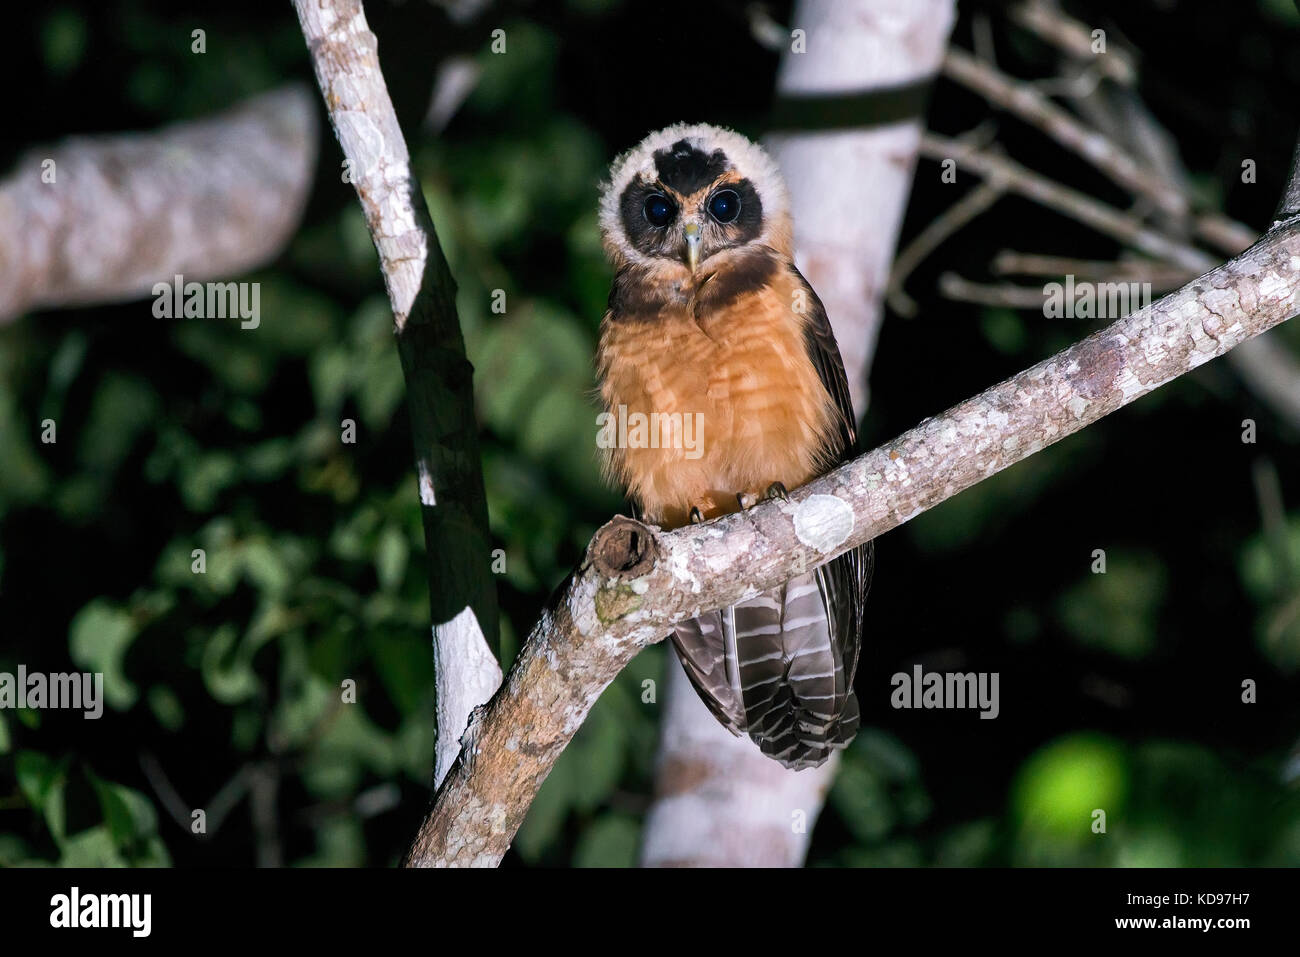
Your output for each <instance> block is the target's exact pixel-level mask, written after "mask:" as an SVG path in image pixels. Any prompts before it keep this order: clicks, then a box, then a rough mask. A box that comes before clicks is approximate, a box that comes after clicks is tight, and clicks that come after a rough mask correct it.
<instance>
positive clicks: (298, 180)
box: [0, 86, 318, 322]
mask: <svg viewBox="0 0 1300 957" xmlns="http://www.w3.org/2000/svg"><path fill="white" fill-rule="evenodd" d="M317 136H318V128H317V120H316V109H315V106H314V105H313V103H312V101H311V95H310V93H309V92H308V91H307V90H306V89H305V88H303V87H301V86H290V87H285V88H283V89H280V90H276V91H273V92H271V93H266V94H263V95H262V96H258V97H254V98H253V99H251V100H249V101H247V102H246V103H242V104H240V105H239V106H237V107H235V108H233V109H231V110H228V111H227V112H225V113H221V114H218V115H216V116H211V117H207V118H205V119H202V120H196V121H192V122H187V123H176V124H174V125H172V126H168V127H164V128H163V129H161V130H158V131H157V132H154V133H127V134H118V135H115V136H93V137H74V138H71V139H68V140H65V141H64V142H63V143H60V144H59V145H57V146H54V147H50V148H48V149H36V150H32V151H30V152H28V153H27V154H26V155H24V156H23V157H22V159H20V160H19V161H18V164H17V166H16V168H15V169H14V171H13V172H12V173H10V175H9V176H8V177H7V178H6V179H5V180H4V181H3V182H0V322H4V321H5V320H8V319H12V318H14V317H15V316H17V315H21V314H22V313H24V312H28V311H30V310H33V309H42V308H49V307H55V306H74V305H89V304H93V303H102V302H114V301H119V300H128V299H135V298H139V297H141V296H145V295H148V294H149V292H150V290H151V289H152V287H153V285H154V284H155V283H158V282H167V283H170V282H172V280H173V277H174V276H175V275H178V274H179V275H183V276H184V277H185V279H186V281H191V280H192V281H196V282H203V281H206V280H209V279H216V278H221V277H227V276H231V275H235V274H238V273H241V272H245V271H247V270H250V269H255V268H257V267H259V266H262V265H264V264H265V263H266V262H268V261H269V260H270V259H272V258H274V257H275V256H276V255H277V254H279V252H280V250H281V249H282V248H283V247H284V245H285V243H286V242H288V240H289V237H290V236H292V234H293V232H294V230H295V229H297V227H298V222H299V220H300V219H301V216H302V210H303V206H304V204H305V202H306V199H307V193H308V190H309V189H310V187H311V182H312V172H313V171H314V169H315V167H316V146H317Z"/></svg>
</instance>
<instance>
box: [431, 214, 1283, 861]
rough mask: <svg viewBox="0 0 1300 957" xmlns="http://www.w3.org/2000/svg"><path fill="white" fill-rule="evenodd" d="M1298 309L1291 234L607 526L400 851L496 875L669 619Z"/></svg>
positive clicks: (1093, 417)
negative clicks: (876, 424) (965, 389)
mask: <svg viewBox="0 0 1300 957" xmlns="http://www.w3.org/2000/svg"><path fill="white" fill-rule="evenodd" d="M1297 311H1300V230H1297V229H1296V228H1294V226H1288V227H1284V228H1280V229H1278V230H1276V231H1274V232H1270V233H1268V234H1267V235H1265V236H1264V237H1263V238H1262V239H1261V240H1260V241H1259V242H1258V243H1256V244H1255V245H1254V246H1252V247H1251V248H1250V249H1248V250H1246V251H1245V252H1244V253H1242V254H1241V255H1240V256H1238V257H1236V258H1235V259H1233V260H1231V261H1230V262H1228V263H1225V264H1224V265H1222V266H1219V267H1218V268H1217V269H1214V270H1213V271H1211V272H1209V273H1207V274H1206V275H1204V276H1202V277H1201V278H1199V279H1197V280H1195V281H1194V282H1191V283H1189V284H1187V285H1186V286H1183V287H1182V288H1181V289H1179V290H1177V291H1176V292H1173V293H1171V294H1170V295H1168V296H1165V297H1164V298H1162V299H1160V300H1158V301H1156V302H1154V303H1152V304H1151V305H1149V306H1147V307H1146V308H1144V309H1141V310H1139V311H1137V312H1135V313H1133V314H1132V315H1130V316H1128V317H1126V318H1124V319H1121V320H1119V321H1118V322H1116V323H1114V324H1112V325H1110V326H1108V327H1107V328H1106V329H1103V330H1101V331H1099V332H1097V333H1095V334H1094V335H1092V336H1089V337H1088V338H1087V339H1084V340H1082V341H1081V342H1078V343H1075V344H1074V345H1073V346H1071V347H1070V348H1068V349H1066V350H1065V351H1064V352H1061V353H1059V354H1057V355H1055V356H1053V357H1051V358H1050V359H1046V360H1044V361H1043V362H1040V363H1038V364H1037V365H1036V366H1034V367H1032V368H1030V369H1027V370H1025V371H1024V372H1022V373H1020V374H1019V375H1016V376H1013V377H1012V378H1010V379H1007V380H1006V381H1004V382H1002V383H999V384H998V385H995V386H993V387H992V388H990V389H988V390H986V391H985V392H983V393H981V394H980V395H978V396H976V397H974V398H972V399H968V400H966V401H965V402H962V403H960V404H959V405H957V406H954V407H953V408H951V409H949V410H948V411H947V412H945V413H943V414H942V415H940V416H937V417H935V418H932V419H927V420H926V421H924V422H922V423H921V424H920V425H918V426H917V427H916V428H914V429H912V430H911V431H909V432H907V433H905V434H903V435H902V436H899V437H898V438H897V439H895V440H894V441H892V442H889V443H887V444H886V445H883V446H881V447H880V448H877V449H876V450H874V451H872V452H869V453H867V454H866V455H863V456H861V457H859V458H857V459H855V460H854V461H852V462H849V463H847V464H846V465H844V466H841V467H840V468H838V469H836V470H835V471H834V472H831V473H829V474H827V475H825V476H823V477H821V478H819V479H817V480H816V481H814V482H812V483H810V484H808V485H806V486H804V487H802V488H800V489H798V490H797V491H795V492H794V493H793V494H792V495H791V497H790V501H789V502H770V503H765V504H763V505H759V506H757V507H755V508H754V509H751V510H750V511H747V512H743V513H737V514H734V515H728V516H725V517H723V518H720V519H717V520H715V521H713V522H709V523H707V524H705V525H700V526H692V527H687V528H683V529H677V530H674V531H672V532H661V531H658V530H656V529H652V528H647V527H646V526H644V525H641V524H640V523H639V522H635V521H632V520H631V519H626V518H616V519H615V520H614V521H612V522H610V523H609V524H608V525H606V526H604V527H603V528H602V529H601V530H600V531H599V532H598V533H597V534H596V537H595V538H594V539H593V540H592V543H591V545H590V546H589V548H588V552H587V556H586V559H585V560H584V561H583V563H582V564H581V565H580V566H579V567H578V569H577V570H576V571H575V572H574V573H573V574H572V575H571V576H570V578H569V580H568V581H566V582H565V584H564V585H562V586H561V588H560V589H559V591H558V592H557V593H556V595H555V596H554V597H553V599H552V601H551V602H550V603H549V604H548V607H547V609H546V610H545V611H544V613H543V614H542V617H541V620H540V621H539V622H538V624H537V626H536V627H535V628H534V629H533V632H532V634H531V635H530V636H529V639H528V641H527V643H526V644H525V646H524V648H523V650H522V651H521V652H520V654H519V657H518V659H517V660H516V662H515V666H514V668H512V670H511V673H510V675H509V677H508V679H507V680H506V683H505V685H504V686H503V687H502V689H501V690H500V691H499V692H498V694H497V695H496V697H494V698H493V700H492V701H491V702H490V703H489V704H488V706H487V707H486V708H484V709H482V710H480V711H478V712H476V720H475V721H474V722H473V724H472V726H471V728H470V730H469V732H468V733H467V736H466V741H465V745H466V746H465V748H464V750H463V751H462V754H461V758H460V760H459V761H458V763H457V764H456V766H455V767H454V768H453V769H452V771H451V773H450V774H449V775H448V777H447V779H446V780H445V781H444V783H443V786H442V789H441V790H440V791H439V793H438V795H437V797H436V798H435V801H434V805H433V807H432V809H431V811H430V813H429V815H428V817H427V818H426V820H425V822H424V824H423V826H422V827H421V829H420V832H419V834H418V836H417V838H416V841H415V845H414V847H413V848H412V852H411V857H410V860H411V862H412V863H414V864H422V865H494V864H496V863H497V862H498V861H500V859H501V857H502V855H503V854H504V853H505V852H506V850H507V849H508V847H509V845H510V841H511V839H512V838H513V835H514V833H515V831H516V830H517V828H518V827H519V825H520V823H521V822H522V821H523V818H524V814H525V812H526V811H527V808H528V806H529V803H530V802H531V801H532V799H533V797H534V796H535V794H536V793H537V789H538V787H539V786H540V785H541V783H542V781H543V780H544V779H545V778H546V775H547V774H548V773H549V771H550V769H551V767H552V765H553V764H554V762H555V760H556V758H557V757H558V756H559V754H560V752H561V751H562V750H563V749H564V747H565V746H566V745H567V744H568V742H569V740H570V739H571V738H572V737H573V734H574V733H575V732H576V731H577V729H578V727H579V726H580V725H581V724H582V721H583V719H584V718H585V717H586V715H587V712H588V711H589V710H590V708H591V706H592V705H593V704H594V703H595V701H596V699H597V697H598V696H599V695H600V693H601V691H602V690H604V688H605V687H606V686H607V685H608V684H609V682H610V681H612V680H613V678H614V677H615V676H616V675H617V674H618V672H619V670H620V669H621V668H622V667H623V666H624V665H625V664H626V663H627V662H628V661H629V660H630V659H631V658H632V657H633V656H634V655H635V654H636V653H637V652H638V651H640V650H641V649H642V648H643V647H645V646H646V645H649V644H652V643H653V642H656V641H659V640H661V639H662V638H663V637H664V635H665V634H666V633H667V632H668V630H669V629H670V628H671V627H672V626H673V625H674V624H676V623H677V622H679V621H683V620H685V619H687V618H691V617H694V616H696V615H698V614H700V613H701V612H703V611H706V610H708V609H712V608H721V607H724V606H727V605H730V604H734V603H735V602H737V601H739V600H741V599H742V598H745V597H747V596H751V595H754V594H756V593H757V592H759V591H761V590H763V589H766V588H770V587H774V586H775V585H777V584H779V583H781V582H783V581H787V580H789V578H790V577H791V576H792V575H794V574H796V573H797V572H798V571H799V570H800V569H804V568H808V567H810V566H812V565H814V564H818V563H821V562H824V561H827V560H829V559H831V558H833V557H834V556H836V555H839V554H841V553H843V552H845V551H847V550H848V549H850V548H853V547H855V546H857V545H859V544H861V543H863V542H865V541H867V540H869V539H872V538H875V537H877V536H879V535H881V534H883V533H884V532H887V531H889V530H890V529H892V528H895V527H897V526H898V525H901V524H902V523H903V522H906V521H908V520H909V519H911V518H914V517H915V516H916V515H918V514H920V513H921V512H923V511H925V510H927V509H929V508H933V507H934V506H935V505H938V504H939V503H941V502H943V501H945V500H947V499H949V498H951V497H952V496H954V495H956V494H957V493H958V492H960V491H962V490H963V489H966V488H969V487H970V486H972V485H975V484H976V483H977V482H979V481H981V480H983V479H985V478H987V477H989V476H990V475H993V474H994V473H996V472H999V471H1001V470H1002V469H1005V468H1007V467H1009V466H1011V465H1013V464H1015V463H1016V462H1019V461H1020V460H1022V459H1024V458H1026V457H1028V456H1030V455H1032V454H1033V453H1035V452H1037V451H1039V450H1041V449H1043V448H1045V447H1046V446H1048V445H1051V444H1052V443H1054V442H1057V441H1059V440H1060V439H1062V438H1064V437H1066V436H1067V435H1070V434H1072V433H1074V432H1077V431H1079V430H1080V429H1082V428H1085V427H1086V426H1088V425H1090V424H1091V423H1093V422H1095V421H1097V420H1098V419H1100V418H1101V417H1102V416H1104V415H1107V414H1109V413H1111V412H1113V411H1115V410H1116V409H1118V408H1121V407H1122V406H1124V405H1127V404H1128V403H1129V402H1132V401H1133V400H1134V399H1136V398H1138V397H1139V396H1142V395H1145V394H1146V393H1148V392H1150V391H1152V390H1153V389H1156V388H1159V387H1160V386H1161V385H1164V384H1165V383H1167V382H1169V381H1170V380H1172V379H1174V378H1176V377H1177V376H1180V375H1182V374H1183V373H1185V372H1188V371H1190V370H1191V369H1194V368H1196V367H1197V366H1199V365H1201V364H1202V363H1204V362H1206V361H1208V360H1210V359H1212V358H1214V357H1216V356H1220V355H1223V354H1224V353H1225V352H1227V351H1228V350H1230V349H1232V348H1233V347H1234V346H1236V345H1238V344H1239V343H1241V342H1244V341H1246V340H1248V339H1250V338H1251V337H1253V336H1256V335H1259V334H1260V333H1261V332H1263V331H1265V330H1266V329H1269V328H1272V327H1273V326H1275V325H1277V324H1279V323H1281V322H1283V321H1285V320H1286V319H1288V318H1290V317H1291V316H1292V315H1294V314H1295V313H1296V312H1297Z"/></svg>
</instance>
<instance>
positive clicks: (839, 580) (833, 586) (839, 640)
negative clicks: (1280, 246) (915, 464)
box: [790, 265, 876, 688]
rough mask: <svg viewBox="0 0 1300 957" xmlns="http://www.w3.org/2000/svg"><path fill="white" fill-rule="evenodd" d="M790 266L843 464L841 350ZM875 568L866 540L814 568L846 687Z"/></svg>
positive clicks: (845, 419) (848, 446) (852, 441)
mask: <svg viewBox="0 0 1300 957" xmlns="http://www.w3.org/2000/svg"><path fill="white" fill-rule="evenodd" d="M790 268H791V270H793V271H794V274H795V276H796V277H797V279H798V282H799V283H800V284H801V285H802V286H803V288H804V290H805V291H806V292H807V294H808V301H809V303H811V307H810V309H809V310H808V313H807V315H806V316H805V317H804V318H805V325H804V345H805V347H806V348H807V350H808V358H809V359H810V360H811V361H812V363H813V365H814V366H815V367H816V369H817V374H818V376H819V377H820V378H821V381H822V386H823V387H824V388H825V389H826V391H827V393H829V395H830V397H831V398H832V399H833V400H834V402H835V407H836V408H837V409H838V410H839V413H840V422H841V432H840V439H841V442H842V443H843V444H842V445H841V447H840V448H839V449H837V450H836V454H835V461H836V462H847V461H848V460H849V459H851V458H852V457H853V456H854V455H855V454H856V453H857V426H856V422H857V419H856V417H855V416H854V414H853V400H852V399H851V398H850V397H849V379H848V376H847V375H845V373H844V360H843V359H841V358H840V349H839V346H838V345H837V344H836V342H835V333H834V332H833V331H832V330H831V323H830V319H828V318H827V316H826V307H825V306H823V305H822V301H821V299H820V298H818V296H817V293H816V292H815V291H814V290H813V288H812V286H811V285H809V283H808V280H806V279H805V278H804V277H803V274H802V273H800V272H799V270H798V269H797V268H795V266H793V265H791V266H790ZM875 564H876V553H875V543H874V542H867V543H866V544H865V545H859V546H858V547H857V548H854V549H852V550H851V551H848V552H845V553H844V554H843V555H841V556H840V557H839V558H837V559H835V560H834V561H832V562H829V563H828V564H826V565H822V566H821V567H820V568H818V569H817V571H818V573H819V579H820V581H821V583H822V596H823V598H824V599H825V600H826V607H827V612H828V615H829V617H830V620H831V634H832V637H833V638H834V640H835V642H836V644H838V645H839V646H840V649H841V651H842V653H843V655H844V666H845V670H846V672H847V674H848V679H849V684H850V688H851V687H852V682H853V676H854V675H855V674H856V673H857V664H858V653H859V651H860V650H861V643H862V641H861V639H862V623H863V612H864V607H865V605H866V601H867V590H868V589H869V588H870V587H871V574H872V572H873V571H874V569H875Z"/></svg>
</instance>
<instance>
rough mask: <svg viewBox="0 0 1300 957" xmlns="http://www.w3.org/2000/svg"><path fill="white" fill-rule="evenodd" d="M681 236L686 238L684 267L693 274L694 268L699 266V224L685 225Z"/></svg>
mask: <svg viewBox="0 0 1300 957" xmlns="http://www.w3.org/2000/svg"><path fill="white" fill-rule="evenodd" d="M683 234H684V235H685V236H686V265H688V266H690V267H691V272H695V267H696V266H698V265H699V264H700V224H699V223H687V224H686V228H685V229H684V230H683Z"/></svg>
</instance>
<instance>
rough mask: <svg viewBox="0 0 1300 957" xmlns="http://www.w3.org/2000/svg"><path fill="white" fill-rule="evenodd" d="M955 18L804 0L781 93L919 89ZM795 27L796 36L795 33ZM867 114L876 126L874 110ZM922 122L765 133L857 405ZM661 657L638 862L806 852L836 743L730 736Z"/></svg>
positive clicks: (923, 0) (916, 5) (920, 1)
mask: <svg viewBox="0 0 1300 957" xmlns="http://www.w3.org/2000/svg"><path fill="white" fill-rule="evenodd" d="M953 15H954V11H953V4H952V2H951V0H886V2H879V0H871V2H868V0H852V2H841V3H827V2H825V0H821V2H816V0H801V2H800V3H798V4H797V5H796V6H795V10H794V13H793V15H792V17H791V20H790V24H789V30H786V31H780V33H779V36H780V37H781V38H782V51H783V52H782V59H781V69H780V73H779V76H778V80H777V95H778V97H781V98H783V99H784V100H785V105H786V108H787V110H788V113H789V116H790V117H791V120H792V122H798V118H799V115H800V112H801V111H800V109H799V106H800V104H801V103H802V102H804V101H806V100H807V99H809V98H811V99H820V98H822V97H830V98H838V97H852V96H858V95H864V94H868V95H869V94H878V93H880V92H881V91H887V90H890V89H909V88H910V89H918V88H923V87H924V85H925V84H926V83H927V82H928V81H929V79H930V78H931V77H933V75H934V73H935V71H936V70H937V68H938V64H939V61H940V59H941V57H942V56H943V51H944V47H945V45H946V44H947V40H948V32H949V30H950V29H951V26H952V21H953ZM795 30H801V31H803V33H802V36H800V35H798V34H795V35H794V36H790V35H789V34H790V32H791V31H795ZM773 34H774V35H778V34H777V33H776V31H773ZM912 102H915V103H917V104H918V105H919V103H920V102H921V98H920V97H914V98H913V100H912ZM864 112H865V113H866V116H864V117H863V118H862V119H863V122H864V123H865V124H870V121H871V119H872V117H871V114H870V110H869V108H867V109H866V110H864ZM809 119H810V120H815V118H813V117H809ZM922 122H923V118H922V116H921V115H920V113H919V112H917V113H916V114H915V115H911V116H906V117H903V118H899V119H893V120H891V121H887V122H884V123H880V124H875V125H861V126H859V127H858V128H849V129H833V130H807V131H794V130H791V131H783V132H779V133H777V134H774V135H773V136H771V137H769V138H768V141H767V144H766V145H767V146H768V148H769V149H770V150H771V152H772V154H773V156H774V157H775V158H776V159H777V161H778V163H779V164H780V166H781V170H782V173H783V174H784V176H785V179H786V182H787V183H788V184H789V189H790V199H791V205H792V209H793V213H794V229H795V247H796V256H795V258H796V263H797V265H798V266H799V268H800V270H801V271H802V272H803V274H804V275H805V276H806V277H807V278H808V280H809V282H811V283H812V286H813V288H814V289H816V290H817V293H818V295H819V296H820V297H821V299H822V301H823V303H824V304H825V305H826V310H827V314H828V315H829V317H830V320H831V325H832V326H833V327H834V329H835V338H836V340H837V341H838V343H839V347H840V353H841V355H842V356H843V358H844V365H845V371H846V372H847V374H848V379H849V387H850V389H851V391H852V394H853V404H854V409H855V410H856V411H857V413H858V415H859V416H861V415H862V413H863V412H864V411H865V409H866V403H867V396H868V389H867V376H868V372H869V370H870V366H871V359H872V356H873V355H874V353H875V343H876V338H877V334H878V331H879V327H880V321H881V318H882V314H883V298H884V292H885V286H886V282H887V280H888V277H889V270H890V264H891V262H892V261H893V257H894V248H895V244H896V242H897V240H898V231H899V228H900V227H901V224H902V220H903V213H904V211H905V209H906V206H907V198H908V196H909V195H910V193H911V187H912V173H913V170H914V169H915V166H916V158H917V146H918V144H919V142H920V136H921V130H922ZM667 658H668V666H667V667H668V679H667V681H666V682H665V686H664V689H663V694H662V696H661V701H662V702H663V712H664V714H663V719H662V721H661V722H660V744H659V753H658V757H657V760H656V768H655V798H654V803H653V804H652V805H651V807H650V811H649V813H648V815H647V817H646V825H645V833H644V836H643V840H642V851H641V861H642V863H643V864H644V865H646V866H764V867H777V866H780V867H792V866H797V865H798V864H800V863H802V861H803V859H804V857H805V855H806V853H807V847H808V840H809V837H810V835H811V833H812V828H813V825H814V823H815V822H816V820H817V817H818V815H819V814H820V812H821V808H822V805H823V803H824V801H825V797H826V793H827V791H828V790H829V789H830V786H831V783H832V781H833V780H834V777H835V772H836V770H837V768H838V765H839V760H838V758H839V756H838V754H837V755H835V756H833V757H832V758H831V760H830V761H828V762H827V763H826V764H824V765H822V766H821V767H820V768H815V769H812V770H807V771H799V772H796V771H790V770H787V769H786V768H784V767H782V766H781V765H780V764H778V763H777V762H775V761H773V760H771V759H770V758H768V757H766V756H764V755H763V753H762V752H760V751H759V750H758V749H757V748H756V747H755V746H754V744H753V742H751V741H750V740H749V739H748V738H747V737H735V736H733V735H731V734H730V733H728V732H727V731H726V729H724V728H723V727H722V726H721V725H720V724H719V723H718V721H717V719H715V718H714V717H713V715H712V714H710V713H709V711H708V709H707V708H705V707H704V705H703V703H702V702H701V701H700V700H699V696H698V695H697V694H696V693H695V690H694V689H693V688H692V687H691V686H690V684H689V682H688V681H687V680H686V676H685V673H684V672H683V671H682V668H681V663H680V662H679V661H678V660H677V657H676V655H673V654H670V655H668V656H667Z"/></svg>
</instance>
